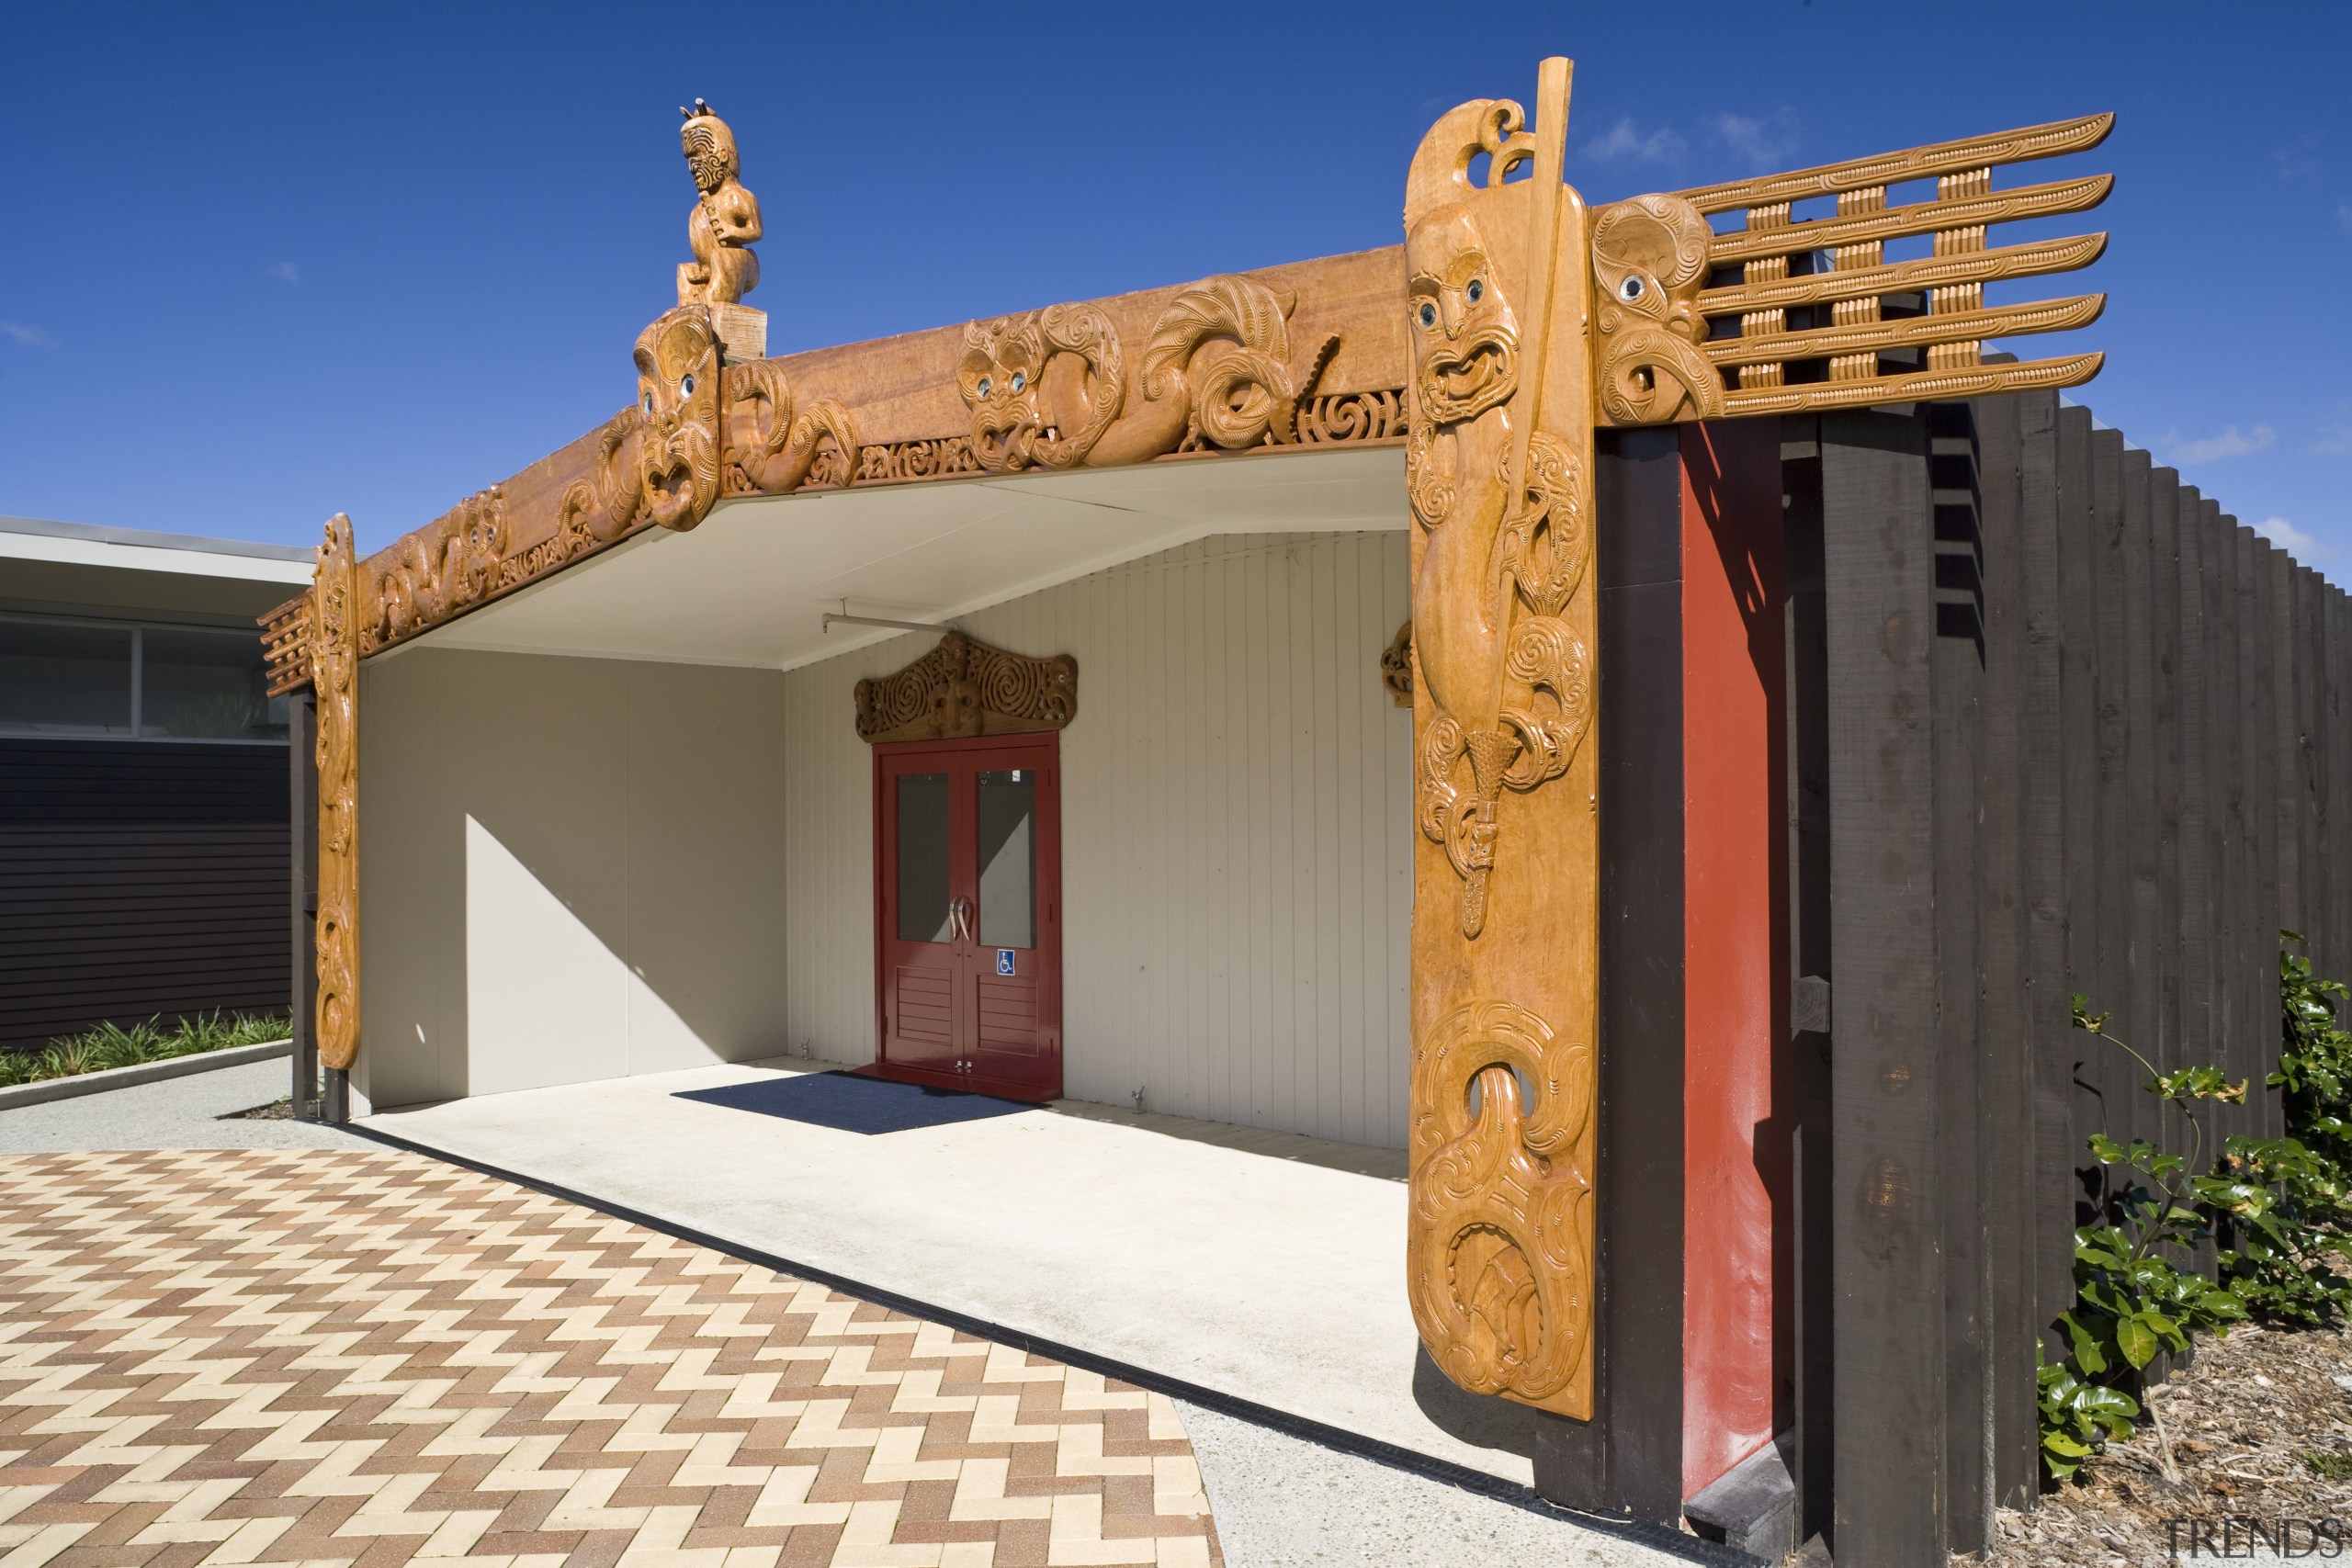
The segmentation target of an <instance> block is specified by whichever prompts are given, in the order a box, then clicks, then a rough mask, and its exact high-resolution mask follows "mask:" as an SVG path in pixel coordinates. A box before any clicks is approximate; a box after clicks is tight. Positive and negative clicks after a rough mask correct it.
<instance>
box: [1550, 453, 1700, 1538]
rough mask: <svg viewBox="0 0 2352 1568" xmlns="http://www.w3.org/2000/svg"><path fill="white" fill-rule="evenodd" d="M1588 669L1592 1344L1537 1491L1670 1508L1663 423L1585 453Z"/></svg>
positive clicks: (1679, 1134) (1669, 952)
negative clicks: (1593, 749)
mask: <svg viewBox="0 0 2352 1568" xmlns="http://www.w3.org/2000/svg"><path fill="white" fill-rule="evenodd" d="M1595 479H1596V483H1595V512H1596V514H1597V519H1598V527H1597V533H1598V540H1597V544H1596V553H1597V555H1598V558H1599V565H1598V570H1599V588H1600V594H1599V605H1598V609H1599V612H1600V663H1601V666H1602V667H1603V668H1604V669H1606V670H1608V671H1611V674H1610V676H1609V678H1608V679H1607V680H1605V681H1603V682H1601V686H1600V716H1599V730H1600V734H1599V739H1600V748H1601V750H1600V754H1601V757H1602V759H1603V761H1602V765H1601V768H1600V823H1601V831H1600V911H1601V915H1600V919H1601V924H1600V1095H1599V1105H1600V1129H1599V1133H1600V1151H1599V1160H1598V1170H1597V1176H1598V1181H1597V1191H1598V1197H1599V1203H1598V1231H1599V1244H1600V1258H1599V1269H1598V1276H1599V1288H1598V1292H1597V1305H1596V1321H1595V1324H1594V1326H1593V1337H1594V1344H1595V1347H1596V1349H1597V1351H1598V1357H1597V1361H1596V1380H1595V1387H1594V1396H1593V1410H1592V1416H1591V1418H1590V1419H1589V1420H1581V1421H1576V1420H1558V1421H1545V1422H1544V1423H1542V1424H1541V1425H1540V1426H1539V1427H1537V1428H1536V1450H1535V1485H1536V1490H1537V1491H1539V1492H1540V1493H1542V1494H1543V1495H1544V1496H1545V1497H1547V1498H1549V1499H1550V1500H1552V1501H1553V1502H1555V1503H1560V1504H1563V1505H1565V1506H1570V1507H1580V1508H1589V1509H1594V1510H1600V1511H1606V1512H1611V1513H1629V1514H1631V1515H1633V1516H1634V1517H1636V1518H1641V1519H1647V1520H1650V1521H1652V1522H1656V1523H1662V1524H1672V1523H1676V1522H1679V1519H1680V1517H1681V1508H1682V1496H1683V1490H1682V1480H1683V1474H1684V1454H1683V1446H1682V1445H1683V1429H1684V1405H1683V1398H1684V1395H1683V1377H1682V1366H1681V1363H1682V1355H1683V1345H1684V1314H1685V1297H1684V1274H1683V1269H1684V1226H1685V1213H1686V1208H1687V1201H1686V1196H1685V1194H1686V1188H1685V1156H1684V1140H1685V1128H1684V1109H1683V1088H1684V1050H1685V1041H1686V1038H1687V1034H1688V1029H1687V1026H1686V1021H1685V1006H1686V1003H1685V994H1684V983H1685V974H1686V972H1685V946H1684V942H1685V937H1684V930H1685V926H1684V916H1685V904H1684V897H1685V877H1686V867H1685V862H1684V846H1683V796H1684V777H1683V761H1684V753H1683V729H1684V718H1683V665H1682V659H1683V628H1682V594H1683V583H1682V526H1683V525H1682V501H1683V496H1682V491H1683V477H1682V464H1681V455H1680V443H1679V437H1678V436H1677V434H1676V433H1675V432H1673V431H1670V430H1642V431H1620V432H1615V433H1612V434H1611V435H1610V436H1609V437H1608V439H1607V441H1606V443H1605V444H1604V445H1603V446H1602V447H1601V449H1600V454H1599V460H1598V462H1597V464H1596V475H1595Z"/></svg>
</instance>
